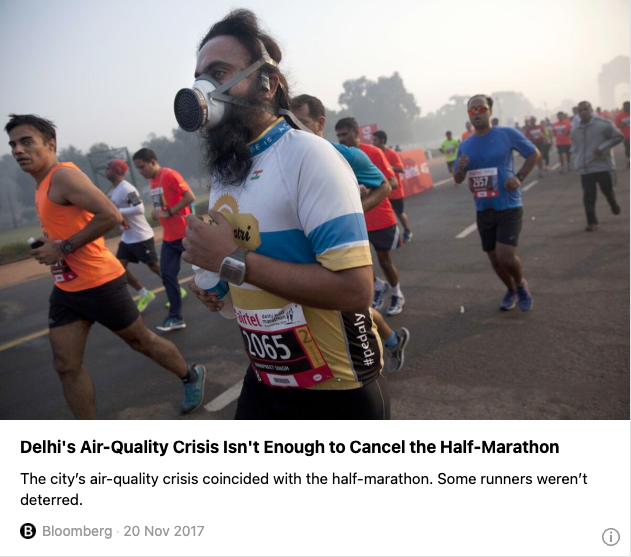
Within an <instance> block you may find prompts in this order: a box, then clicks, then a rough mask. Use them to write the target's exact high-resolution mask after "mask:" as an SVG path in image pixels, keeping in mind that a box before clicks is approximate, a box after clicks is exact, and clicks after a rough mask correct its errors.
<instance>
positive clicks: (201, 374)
mask: <svg viewBox="0 0 631 557" xmlns="http://www.w3.org/2000/svg"><path fill="white" fill-rule="evenodd" d="M191 368H192V369H194V370H195V371H196V372H197V379H196V380H195V382H193V383H184V400H183V401H182V414H190V413H191V412H195V410H197V409H198V408H199V407H200V406H201V405H202V402H204V383H205V382H206V368H205V367H204V366H201V365H198V364H192V365H191Z"/></svg>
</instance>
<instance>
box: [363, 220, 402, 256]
mask: <svg viewBox="0 0 631 557" xmlns="http://www.w3.org/2000/svg"><path fill="white" fill-rule="evenodd" d="M368 240H369V241H370V243H371V244H372V245H373V247H374V248H375V251H392V250H394V249H397V248H400V247H401V246H402V245H403V241H402V239H401V234H400V233H399V227H398V226H397V225H396V224H393V225H392V226H388V227H387V228H380V229H379V230H373V231H372V232H369V233H368Z"/></svg>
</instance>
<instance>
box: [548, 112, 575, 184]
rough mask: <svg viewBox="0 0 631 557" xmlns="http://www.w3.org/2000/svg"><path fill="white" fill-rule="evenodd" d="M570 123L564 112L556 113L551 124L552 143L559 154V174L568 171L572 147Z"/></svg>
mask: <svg viewBox="0 0 631 557" xmlns="http://www.w3.org/2000/svg"><path fill="white" fill-rule="evenodd" d="M571 131H572V123H571V122H570V121H569V120H568V117H567V116H566V115H565V113H564V112H558V113H557V121H556V122H555V123H554V124H552V132H553V133H554V142H555V143H556V146H557V152H558V153H559V163H560V164H561V174H563V173H564V172H569V171H570V149H571V147H572V138H571V136H570V132H571Z"/></svg>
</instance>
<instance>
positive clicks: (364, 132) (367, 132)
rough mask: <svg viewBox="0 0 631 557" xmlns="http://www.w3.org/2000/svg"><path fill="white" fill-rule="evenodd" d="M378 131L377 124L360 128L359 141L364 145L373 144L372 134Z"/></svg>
mask: <svg viewBox="0 0 631 557" xmlns="http://www.w3.org/2000/svg"><path fill="white" fill-rule="evenodd" d="M376 131H377V124H369V125H367V126H359V141H361V142H362V143H372V134H373V133H375V132H376Z"/></svg>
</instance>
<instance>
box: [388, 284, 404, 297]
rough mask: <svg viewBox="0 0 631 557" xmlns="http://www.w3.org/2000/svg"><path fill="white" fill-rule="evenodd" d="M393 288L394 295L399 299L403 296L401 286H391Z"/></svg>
mask: <svg viewBox="0 0 631 557" xmlns="http://www.w3.org/2000/svg"><path fill="white" fill-rule="evenodd" d="M390 288H392V295H393V296H398V297H399V298H400V297H401V296H403V292H401V285H400V284H397V285H396V286H390Z"/></svg>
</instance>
